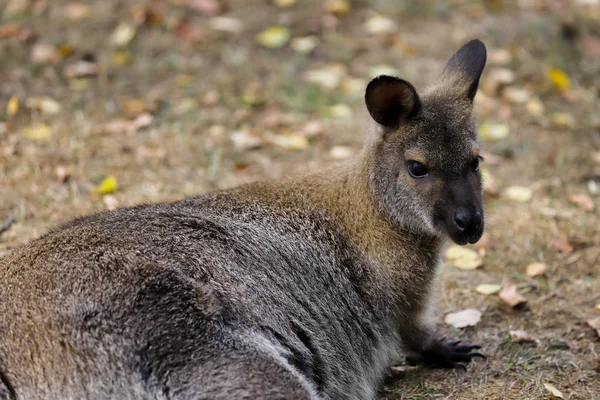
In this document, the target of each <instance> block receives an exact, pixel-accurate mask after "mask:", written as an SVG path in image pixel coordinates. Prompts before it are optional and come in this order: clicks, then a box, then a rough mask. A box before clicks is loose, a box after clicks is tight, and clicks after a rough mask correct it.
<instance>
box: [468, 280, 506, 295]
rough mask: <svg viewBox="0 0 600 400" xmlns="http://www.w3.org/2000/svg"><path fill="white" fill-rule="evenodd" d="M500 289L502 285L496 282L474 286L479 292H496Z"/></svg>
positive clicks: (486, 293) (488, 293)
mask: <svg viewBox="0 0 600 400" xmlns="http://www.w3.org/2000/svg"><path fill="white" fill-rule="evenodd" d="M500 289H502V285H498V284H496V283H482V284H481V285H478V286H477V287H476V288H475V291H476V292H477V293H480V294H485V295H490V294H494V293H498V292H499V291H500Z"/></svg>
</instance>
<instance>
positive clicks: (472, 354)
mask: <svg viewBox="0 0 600 400" xmlns="http://www.w3.org/2000/svg"><path fill="white" fill-rule="evenodd" d="M469 355H470V356H471V357H479V358H482V359H484V360H487V357H486V356H485V355H483V354H481V353H479V352H475V353H469Z"/></svg>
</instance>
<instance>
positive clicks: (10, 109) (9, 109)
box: [6, 94, 19, 117]
mask: <svg viewBox="0 0 600 400" xmlns="http://www.w3.org/2000/svg"><path fill="white" fill-rule="evenodd" d="M18 112H19V98H18V97H17V96H16V95H14V94H13V95H12V96H10V99H8V103H7V104H6V113H7V114H8V116H9V117H12V116H13V115H15V114H16V113H18Z"/></svg>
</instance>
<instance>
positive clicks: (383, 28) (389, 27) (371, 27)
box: [364, 15, 397, 35]
mask: <svg viewBox="0 0 600 400" xmlns="http://www.w3.org/2000/svg"><path fill="white" fill-rule="evenodd" d="M364 26H365V30H366V31H367V32H368V33H370V34H371V35H382V34H386V33H392V32H395V31H396V29H397V25H396V22H395V21H394V20H393V19H391V18H388V17H384V16H383V15H374V16H372V17H370V18H369V19H367V21H366V22H365V25H364Z"/></svg>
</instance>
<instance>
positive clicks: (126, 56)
mask: <svg viewBox="0 0 600 400" xmlns="http://www.w3.org/2000/svg"><path fill="white" fill-rule="evenodd" d="M110 59H111V62H112V64H113V65H116V66H117V67H122V66H123V65H129V64H131V61H132V60H133V55H132V53H131V52H130V51H127V50H118V51H115V52H114V53H112V55H111V58H110Z"/></svg>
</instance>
